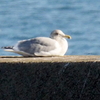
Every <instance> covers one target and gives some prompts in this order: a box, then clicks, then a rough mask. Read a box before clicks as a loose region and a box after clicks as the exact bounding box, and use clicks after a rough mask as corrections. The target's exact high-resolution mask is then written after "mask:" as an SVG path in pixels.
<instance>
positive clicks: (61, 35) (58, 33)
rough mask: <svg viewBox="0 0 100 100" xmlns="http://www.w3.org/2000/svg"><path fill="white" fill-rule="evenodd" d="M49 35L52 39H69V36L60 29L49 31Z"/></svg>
mask: <svg viewBox="0 0 100 100" xmlns="http://www.w3.org/2000/svg"><path fill="white" fill-rule="evenodd" d="M50 37H51V38H52V39H59V38H68V39H71V36H69V35H66V34H64V33H63V32H62V31H61V30H54V31H53V32H51V35H50Z"/></svg>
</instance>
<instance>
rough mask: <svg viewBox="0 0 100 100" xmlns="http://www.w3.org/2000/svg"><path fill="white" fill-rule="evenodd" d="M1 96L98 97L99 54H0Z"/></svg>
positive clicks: (35, 99)
mask: <svg viewBox="0 0 100 100" xmlns="http://www.w3.org/2000/svg"><path fill="white" fill-rule="evenodd" d="M0 77H1V78H0V93H1V94H0V99H1V100H8V99H9V100H99V98H100V56H64V57H35V58H23V57H4V56H3V57H0Z"/></svg>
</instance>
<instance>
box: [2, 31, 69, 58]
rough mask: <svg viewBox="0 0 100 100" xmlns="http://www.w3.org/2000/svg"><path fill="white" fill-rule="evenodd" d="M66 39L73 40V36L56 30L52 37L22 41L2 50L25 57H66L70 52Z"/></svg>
mask: <svg viewBox="0 0 100 100" xmlns="http://www.w3.org/2000/svg"><path fill="white" fill-rule="evenodd" d="M66 38H68V39H71V36H70V35H65V34H64V33H63V32H62V31H61V30H54V31H52V32H51V34H50V37H36V38H32V39H27V40H21V41H18V42H17V43H16V44H15V45H14V46H10V47H2V49H4V50H5V51H9V52H14V53H17V54H20V55H22V56H24V57H33V56H41V57H45V56H64V55H65V53H66V52H67V50H68V42H67V40H66Z"/></svg>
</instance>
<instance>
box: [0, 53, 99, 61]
mask: <svg viewBox="0 0 100 100" xmlns="http://www.w3.org/2000/svg"><path fill="white" fill-rule="evenodd" d="M33 62H34V63H41V62H100V56H98V55H66V56H62V57H22V56H0V63H33Z"/></svg>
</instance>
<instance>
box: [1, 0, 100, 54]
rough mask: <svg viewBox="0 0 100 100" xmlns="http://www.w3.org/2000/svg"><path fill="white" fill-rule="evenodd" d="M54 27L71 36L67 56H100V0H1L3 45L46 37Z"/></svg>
mask: <svg viewBox="0 0 100 100" xmlns="http://www.w3.org/2000/svg"><path fill="white" fill-rule="evenodd" d="M54 29H60V30H62V31H63V32H64V33H66V34H68V35H71V36H72V39H71V40H68V42H69V49H68V52H67V53H66V55H100V0H96V1H95V0H1V1H0V47H2V46H13V45H14V44H15V43H16V42H17V41H19V40H23V39H29V38H33V37H37V36H46V37H47V36H49V34H50V32H51V31H53V30H54ZM1 55H16V54H13V53H10V52H5V51H3V50H0V56H1Z"/></svg>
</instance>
